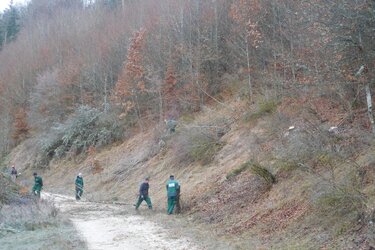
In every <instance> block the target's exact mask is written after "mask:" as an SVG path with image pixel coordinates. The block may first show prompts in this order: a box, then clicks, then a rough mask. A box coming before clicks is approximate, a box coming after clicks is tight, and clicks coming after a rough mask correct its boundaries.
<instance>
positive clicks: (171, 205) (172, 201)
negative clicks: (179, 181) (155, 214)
mask: <svg viewBox="0 0 375 250" xmlns="http://www.w3.org/2000/svg"><path fill="white" fill-rule="evenodd" d="M175 205H176V196H169V197H168V214H172V213H173V209H174V206H175Z"/></svg>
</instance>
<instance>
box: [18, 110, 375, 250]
mask: <svg viewBox="0 0 375 250" xmlns="http://www.w3.org/2000/svg"><path fill="white" fill-rule="evenodd" d="M236 105H237V106H236ZM234 106H236V107H237V108H236V109H235V110H236V111H235V112H233V110H231V109H229V108H228V107H222V106H221V105H219V106H217V107H214V106H211V107H210V108H207V110H206V111H205V112H202V113H200V114H198V115H197V116H196V117H194V119H193V120H192V119H185V120H184V119H181V121H180V123H179V126H178V127H177V132H176V133H168V132H166V131H164V128H159V127H156V128H149V129H148V130H147V131H146V132H143V133H138V134H137V135H135V136H133V137H131V138H129V139H128V140H126V141H125V142H124V143H122V144H120V145H117V146H112V147H108V148H106V149H104V150H102V151H100V152H94V153H91V155H89V156H88V157H87V158H86V159H85V160H81V161H79V160H77V159H75V160H74V159H73V160H67V159H65V160H62V161H55V162H53V164H52V165H51V166H50V168H49V169H46V170H44V171H43V173H42V174H43V176H44V177H45V183H46V190H50V191H55V192H56V191H57V192H61V193H65V194H73V192H74V182H73V181H74V178H75V175H76V174H77V173H78V172H82V173H83V175H84V179H85V191H84V196H85V198H86V199H88V200H96V201H109V202H113V201H120V202H125V203H128V204H132V203H133V202H135V199H136V194H137V191H138V187H139V184H140V182H141V181H142V180H143V178H144V177H146V176H148V177H150V179H151V181H150V185H151V190H150V194H151V198H152V201H153V203H154V207H155V209H156V211H160V212H162V213H164V212H165V209H166V193H165V182H166V180H167V178H168V176H169V175H170V174H174V175H175V176H176V177H177V179H178V180H179V181H180V183H181V185H182V201H181V202H182V210H183V213H182V218H183V219H189V220H192V221H194V224H196V225H198V224H200V225H202V226H203V228H205V229H204V230H207V231H212V232H214V233H215V237H217V238H221V239H223V240H225V241H228V242H232V244H235V245H236V246H237V247H240V248H244V249H247V248H248V247H249V246H251V247H252V248H263V247H266V248H270V247H275V248H281V249H283V248H290V247H294V248H312V249H315V248H319V247H329V248H343V247H354V248H365V247H368V246H370V245H371V244H372V240H373V239H372V236H371V230H372V228H371V227H370V226H369V225H370V224H368V223H369V221H371V220H372V219H371V218H372V217H371V216H372V214H371V211H369V210H368V209H367V208H370V207H371V204H374V201H373V199H367V198H366V201H364V203H362V201H361V200H358V199H362V198H363V197H365V196H367V197H372V195H373V194H374V191H375V190H374V188H372V186H371V185H372V184H373V178H372V177H374V174H375V173H374V171H372V170H371V169H372V168H371V167H370V166H372V165H373V164H374V162H375V161H374V159H373V157H372V156H371V155H372V154H373V151H372V149H371V146H366V145H361V146H360V147H361V149H362V150H363V151H362V154H361V156H360V158H358V157H357V158H355V159H352V158H347V159H346V161H345V162H343V161H340V159H336V158H335V159H334V157H336V156H334V155H333V154H331V153H330V152H331V151H329V149H328V148H327V147H328V146H327V145H330V144H329V143H328V142H327V141H330V140H331V139H332V140H333V141H334V142H335V143H336V144H334V145H336V146H337V147H339V146H340V147H341V150H342V151H343V152H346V151H345V150H349V148H351V147H353V142H356V141H357V139H358V140H359V134H355V133H354V132H353V131H352V132H350V131H346V132H345V131H344V132H342V133H341V134H340V135H331V134H329V132H324V131H323V130H324V129H325V128H326V127H327V125H328V124H318V125H317V127H315V125H314V126H313V125H312V124H311V121H312V120H306V119H305V120H303V119H300V118H297V117H293V116H291V117H290V116H289V117H288V119H286V112H284V111H283V110H281V108H282V107H283V105H280V106H279V107H280V108H278V109H277V112H275V113H272V112H271V113H267V112H266V113H261V115H259V114H260V112H259V110H258V111H256V110H252V111H249V112H250V113H252V114H255V113H258V115H257V116H256V118H251V119H248V118H247V113H246V112H245V113H244V111H243V110H244V109H243V108H244V106H241V105H238V104H233V106H232V107H234ZM241 110H242V111H241ZM218 118H220V119H219V120H220V121H219V122H218ZM187 120H188V121H189V122H187ZM213 121H214V123H215V124H216V125H212V122H213ZM222 121H225V122H224V123H223V122H222ZM207 124H208V125H207ZM217 124H219V125H217ZM223 124H225V125H223ZM290 125H293V127H291V126H290ZM223 126H224V127H225V128H226V129H225V130H224V131H225V132H224V133H222V134H220V137H219V139H218V140H219V142H220V143H221V144H220V145H221V146H220V147H219V148H217V151H215V152H216V153H215V154H214V157H213V158H212V159H211V160H210V161H208V162H207V160H206V159H205V160H206V162H205V163H203V164H202V161H199V160H192V159H191V157H195V155H190V156H189V155H188V157H186V155H184V154H182V151H184V150H186V147H185V148H184V147H181V145H185V146H186V145H187V144H181V143H180V142H181V140H183V139H184V138H185V137H184V135H185V134H186V131H188V133H189V135H190V137H193V133H194V131H195V130H196V129H199V130H200V131H201V130H202V129H203V131H204V133H203V134H205V133H206V134H207V133H211V132H212V131H211V130H212V129H213V128H214V129H216V127H220V128H222V127H223ZM318 127H319V128H320V131H318V130H316V131H312V130H314V129H317V128H318ZM215 131H216V130H214V132H215ZM311 131H312V132H311ZM338 136H340V137H338ZM331 137H332V138H331ZM185 139H186V138H185ZM326 140H327V141H326ZM348 140H350V142H351V143H349V145H346V144H347V143H348ZM190 143H194V141H190ZM25 144H27V142H26V143H25ZM23 150H24V148H22V147H19V148H18V150H16V151H14V152H13V154H12V156H13V159H26V158H25V157H22V155H23V154H24V153H25V151H23ZM202 150H208V149H207V148H204V147H203V149H202ZM194 152H195V153H197V152H196V151H194ZM207 152H209V151H207ZM207 152H206V153H207ZM348 155H349V153H348ZM182 156H183V157H182ZM181 157H182V159H183V160H181ZM189 157H190V158H189ZM194 159H195V158H194ZM22 164H24V166H27V163H26V162H23V163H22ZM353 166H354V167H353ZM25 171H26V172H27V171H28V172H30V170H29V169H27V167H26V169H25ZM358 173H362V175H363V176H365V179H363V180H362V181H361V183H360V185H361V186H358V189H357V188H356V187H354V186H352V184H353V183H354V182H352V179H353V178H354V179H357V178H359V175H358ZM354 179H353V180H354ZM356 183H357V182H356ZM353 185H354V184H353ZM356 192H358V193H356ZM357 197H360V198H358V199H357ZM361 197H362V198H361ZM363 199H365V198H363ZM361 204H363V205H365V206H366V207H367V208H364V207H363V208H362V207H361V206H362V205H361ZM361 213H362V214H361ZM361 220H362V222H361ZM349 236H350V237H349Z"/></svg>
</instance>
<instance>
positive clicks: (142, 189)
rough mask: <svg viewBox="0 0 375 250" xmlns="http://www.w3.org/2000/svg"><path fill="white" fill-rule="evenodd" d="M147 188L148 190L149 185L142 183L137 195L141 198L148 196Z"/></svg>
mask: <svg viewBox="0 0 375 250" xmlns="http://www.w3.org/2000/svg"><path fill="white" fill-rule="evenodd" d="M149 188H150V185H149V184H148V183H147V182H143V183H142V184H141V187H140V188H139V194H140V195H143V196H148V189H149Z"/></svg>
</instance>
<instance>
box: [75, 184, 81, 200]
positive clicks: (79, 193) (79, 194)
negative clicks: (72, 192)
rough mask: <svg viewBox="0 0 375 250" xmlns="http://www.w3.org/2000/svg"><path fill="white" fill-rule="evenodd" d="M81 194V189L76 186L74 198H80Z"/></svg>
mask: <svg viewBox="0 0 375 250" xmlns="http://www.w3.org/2000/svg"><path fill="white" fill-rule="evenodd" d="M82 194H83V189H82V188H79V187H76V200H80V199H81V197H82Z"/></svg>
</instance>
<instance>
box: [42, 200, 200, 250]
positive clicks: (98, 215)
mask: <svg viewBox="0 0 375 250" xmlns="http://www.w3.org/2000/svg"><path fill="white" fill-rule="evenodd" d="M43 198H44V199H48V200H53V201H54V203H55V204H56V206H57V207H59V208H60V210H61V211H62V212H63V213H64V214H68V215H69V216H70V218H71V220H72V222H73V223H74V225H75V227H76V228H77V230H78V231H79V232H80V233H81V235H82V238H83V239H84V240H86V242H87V246H88V248H89V249H106V250H107V249H108V250H111V249H127V250H132V249H134V250H135V249H138V250H139V249H174V250H179V249H181V250H182V249H189V250H195V249H202V248H200V247H198V246H197V245H196V244H194V243H193V242H192V240H190V239H189V238H187V237H185V236H181V235H180V236H179V235H176V234H175V233H174V232H171V231H170V230H167V229H165V228H163V227H162V226H161V225H158V224H156V223H154V222H151V221H148V220H147V219H145V218H143V217H142V216H141V215H137V214H136V212H135V211H134V208H133V207H132V206H121V205H107V204H101V203H94V202H77V201H75V199H74V198H73V197H68V196H63V195H57V194H49V193H45V194H44V197H43ZM155 213H156V212H155Z"/></svg>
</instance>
